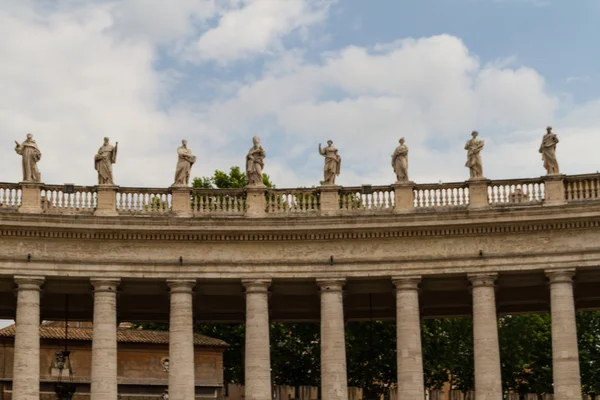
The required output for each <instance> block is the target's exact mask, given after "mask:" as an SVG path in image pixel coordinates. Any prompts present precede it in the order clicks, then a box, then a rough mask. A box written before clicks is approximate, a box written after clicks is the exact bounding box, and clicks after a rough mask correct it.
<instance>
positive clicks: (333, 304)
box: [317, 279, 348, 400]
mask: <svg viewBox="0 0 600 400" xmlns="http://www.w3.org/2000/svg"><path fill="white" fill-rule="evenodd" d="M345 283H346V280H345V279H317V284H318V285H319V287H320V288H321V399H322V400H347V399H348V378H347V376H346V338H345V336H344V299H343V293H342V288H343V287H344V284H345Z"/></svg>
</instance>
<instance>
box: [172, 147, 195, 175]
mask: <svg viewBox="0 0 600 400" xmlns="http://www.w3.org/2000/svg"><path fill="white" fill-rule="evenodd" d="M195 162H196V156H194V155H192V151H191V150H190V149H189V148H188V147H187V140H185V139H184V140H182V141H181V146H180V147H178V148H177V167H176V169H175V183H173V186H188V184H189V181H190V173H191V172H192V165H193V164H194V163H195Z"/></svg>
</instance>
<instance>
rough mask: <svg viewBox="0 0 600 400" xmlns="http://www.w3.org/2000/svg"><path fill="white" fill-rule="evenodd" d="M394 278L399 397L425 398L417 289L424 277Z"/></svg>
mask: <svg viewBox="0 0 600 400" xmlns="http://www.w3.org/2000/svg"><path fill="white" fill-rule="evenodd" d="M392 281H393V282H394V285H395V286H396V334H397V359H398V398H399V399H424V398H425V389H424V384H423V350H422V348H421V318H420V314H419V291H418V287H419V282H420V281H421V277H418V276H411V277H402V278H393V279H392Z"/></svg>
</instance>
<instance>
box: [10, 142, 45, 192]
mask: <svg viewBox="0 0 600 400" xmlns="http://www.w3.org/2000/svg"><path fill="white" fill-rule="evenodd" d="M15 143H16V144H17V145H16V146H15V151H16V152H17V154H18V155H20V156H23V182H40V181H41V180H42V176H41V174H40V171H39V170H38V167H37V162H38V161H40V159H41V158H42V153H41V152H40V150H39V149H38V147H37V143H35V140H33V135H32V134H31V133H28V134H27V139H25V141H24V142H23V143H21V144H19V142H17V141H16V140H15Z"/></svg>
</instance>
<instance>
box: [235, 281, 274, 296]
mask: <svg viewBox="0 0 600 400" xmlns="http://www.w3.org/2000/svg"><path fill="white" fill-rule="evenodd" d="M242 285H244V287H245V288H246V293H267V292H268V291H269V286H271V279H242Z"/></svg>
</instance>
